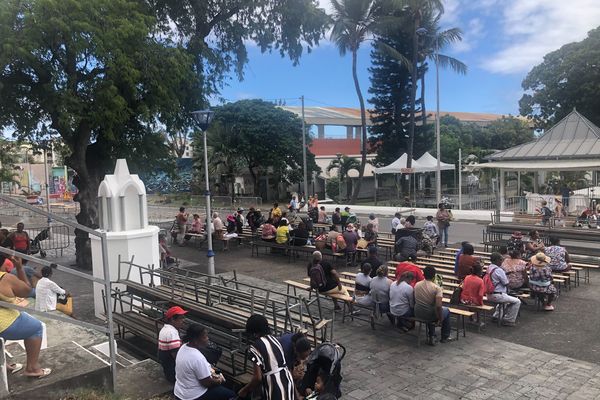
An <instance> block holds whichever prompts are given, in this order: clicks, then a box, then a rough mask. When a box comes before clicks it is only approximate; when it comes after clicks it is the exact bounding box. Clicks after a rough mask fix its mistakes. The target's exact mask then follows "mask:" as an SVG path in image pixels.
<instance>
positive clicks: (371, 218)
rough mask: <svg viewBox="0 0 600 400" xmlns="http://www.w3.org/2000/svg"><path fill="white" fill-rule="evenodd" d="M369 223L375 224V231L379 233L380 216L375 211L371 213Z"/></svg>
mask: <svg viewBox="0 0 600 400" xmlns="http://www.w3.org/2000/svg"><path fill="white" fill-rule="evenodd" d="M369 224H372V225H373V231H375V232H376V233H379V218H377V217H376V216H375V214H373V213H371V214H369Z"/></svg>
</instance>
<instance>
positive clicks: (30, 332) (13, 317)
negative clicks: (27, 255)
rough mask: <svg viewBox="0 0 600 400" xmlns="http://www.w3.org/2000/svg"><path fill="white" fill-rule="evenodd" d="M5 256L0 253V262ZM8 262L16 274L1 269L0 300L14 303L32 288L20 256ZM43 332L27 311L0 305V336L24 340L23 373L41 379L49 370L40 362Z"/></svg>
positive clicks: (2, 261) (2, 262) (41, 327)
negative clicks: (24, 357)
mask: <svg viewBox="0 0 600 400" xmlns="http://www.w3.org/2000/svg"><path fill="white" fill-rule="evenodd" d="M5 258H6V257H5V256H4V255H3V254H0V265H2V264H4V260H5ZM11 261H12V263H13V265H14V267H15V270H16V271H17V276H14V275H12V274H7V273H6V272H0V300H2V301H5V302H7V303H15V302H16V298H17V297H27V296H28V295H29V293H30V292H31V289H32V288H31V286H30V285H29V279H27V276H26V275H25V272H24V270H23V264H22V263H21V259H20V258H18V257H13V258H11ZM43 332H44V328H43V326H42V323H41V322H40V321H38V320H37V319H35V318H33V317H32V316H30V315H29V314H27V313H26V312H22V311H18V310H13V309H11V308H4V307H0V337H1V338H2V339H4V340H23V341H24V343H25V352H26V353H27V365H26V366H25V372H24V373H23V375H25V376H29V377H36V378H43V377H46V376H48V375H50V373H51V372H52V370H51V369H50V368H42V367H41V366H40V364H39V356H40V349H41V346H42V335H43Z"/></svg>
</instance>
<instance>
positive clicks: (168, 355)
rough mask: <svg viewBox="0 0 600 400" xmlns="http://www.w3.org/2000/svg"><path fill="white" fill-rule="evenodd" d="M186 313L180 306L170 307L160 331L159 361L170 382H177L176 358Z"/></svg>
mask: <svg viewBox="0 0 600 400" xmlns="http://www.w3.org/2000/svg"><path fill="white" fill-rule="evenodd" d="M185 314H187V311H185V310H184V309H183V308H181V307H179V306H173V307H171V308H169V309H168V310H167V312H166V313H165V319H164V322H165V324H164V325H163V327H162V328H161V330H160V332H158V362H159V363H160V365H162V368H163V373H164V374H165V378H166V379H167V381H168V382H170V383H175V359H176V358H177V351H179V348H180V347H181V338H180V337H179V330H180V329H182V328H183V321H184V320H185Z"/></svg>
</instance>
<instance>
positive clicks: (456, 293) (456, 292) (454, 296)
mask: <svg viewBox="0 0 600 400" xmlns="http://www.w3.org/2000/svg"><path fill="white" fill-rule="evenodd" d="M461 294H462V286H459V287H457V288H456V289H454V292H452V297H450V304H452V305H458V304H460V295H461Z"/></svg>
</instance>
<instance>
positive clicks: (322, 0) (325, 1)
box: [317, 0, 333, 15]
mask: <svg viewBox="0 0 600 400" xmlns="http://www.w3.org/2000/svg"><path fill="white" fill-rule="evenodd" d="M317 3H319V7H321V8H323V9H325V12H326V13H327V14H329V15H331V14H332V13H333V7H332V6H331V0H318V1H317Z"/></svg>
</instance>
